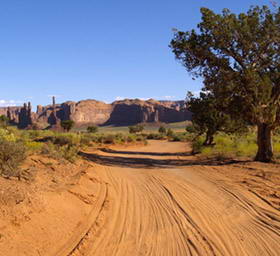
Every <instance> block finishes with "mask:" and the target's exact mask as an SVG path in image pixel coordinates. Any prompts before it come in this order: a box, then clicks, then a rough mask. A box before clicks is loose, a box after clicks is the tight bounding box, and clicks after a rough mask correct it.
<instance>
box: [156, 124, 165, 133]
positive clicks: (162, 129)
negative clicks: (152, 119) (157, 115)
mask: <svg viewBox="0 0 280 256" xmlns="http://www.w3.org/2000/svg"><path fill="white" fill-rule="evenodd" d="M158 132H159V133H161V134H166V128H165V127H164V126H161V127H159V129H158Z"/></svg>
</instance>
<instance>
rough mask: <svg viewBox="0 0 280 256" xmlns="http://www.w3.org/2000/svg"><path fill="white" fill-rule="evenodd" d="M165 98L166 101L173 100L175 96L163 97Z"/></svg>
mask: <svg viewBox="0 0 280 256" xmlns="http://www.w3.org/2000/svg"><path fill="white" fill-rule="evenodd" d="M163 98H164V99H166V100H172V99H174V98H175V96H163Z"/></svg>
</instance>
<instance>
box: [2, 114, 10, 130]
mask: <svg viewBox="0 0 280 256" xmlns="http://www.w3.org/2000/svg"><path fill="white" fill-rule="evenodd" d="M9 121H10V120H9V118H8V117H6V116H5V115H1V116H0V126H2V127H6V126H7V125H8V123H9Z"/></svg>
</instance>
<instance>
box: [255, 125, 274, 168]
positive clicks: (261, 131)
mask: <svg viewBox="0 0 280 256" xmlns="http://www.w3.org/2000/svg"><path fill="white" fill-rule="evenodd" d="M257 143H258V153H257V155H256V157H255V160H256V161H259V162H266V163H268V162H271V161H272V160H273V148H272V128H271V127H270V126H269V125H268V124H265V123H260V124H258V141H257Z"/></svg>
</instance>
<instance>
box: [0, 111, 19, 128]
mask: <svg viewBox="0 0 280 256" xmlns="http://www.w3.org/2000/svg"><path fill="white" fill-rule="evenodd" d="M20 110H21V107H3V108H0V115H4V116H7V117H8V118H9V119H10V120H11V122H12V123H14V124H17V123H18V122H19V113H20Z"/></svg>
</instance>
